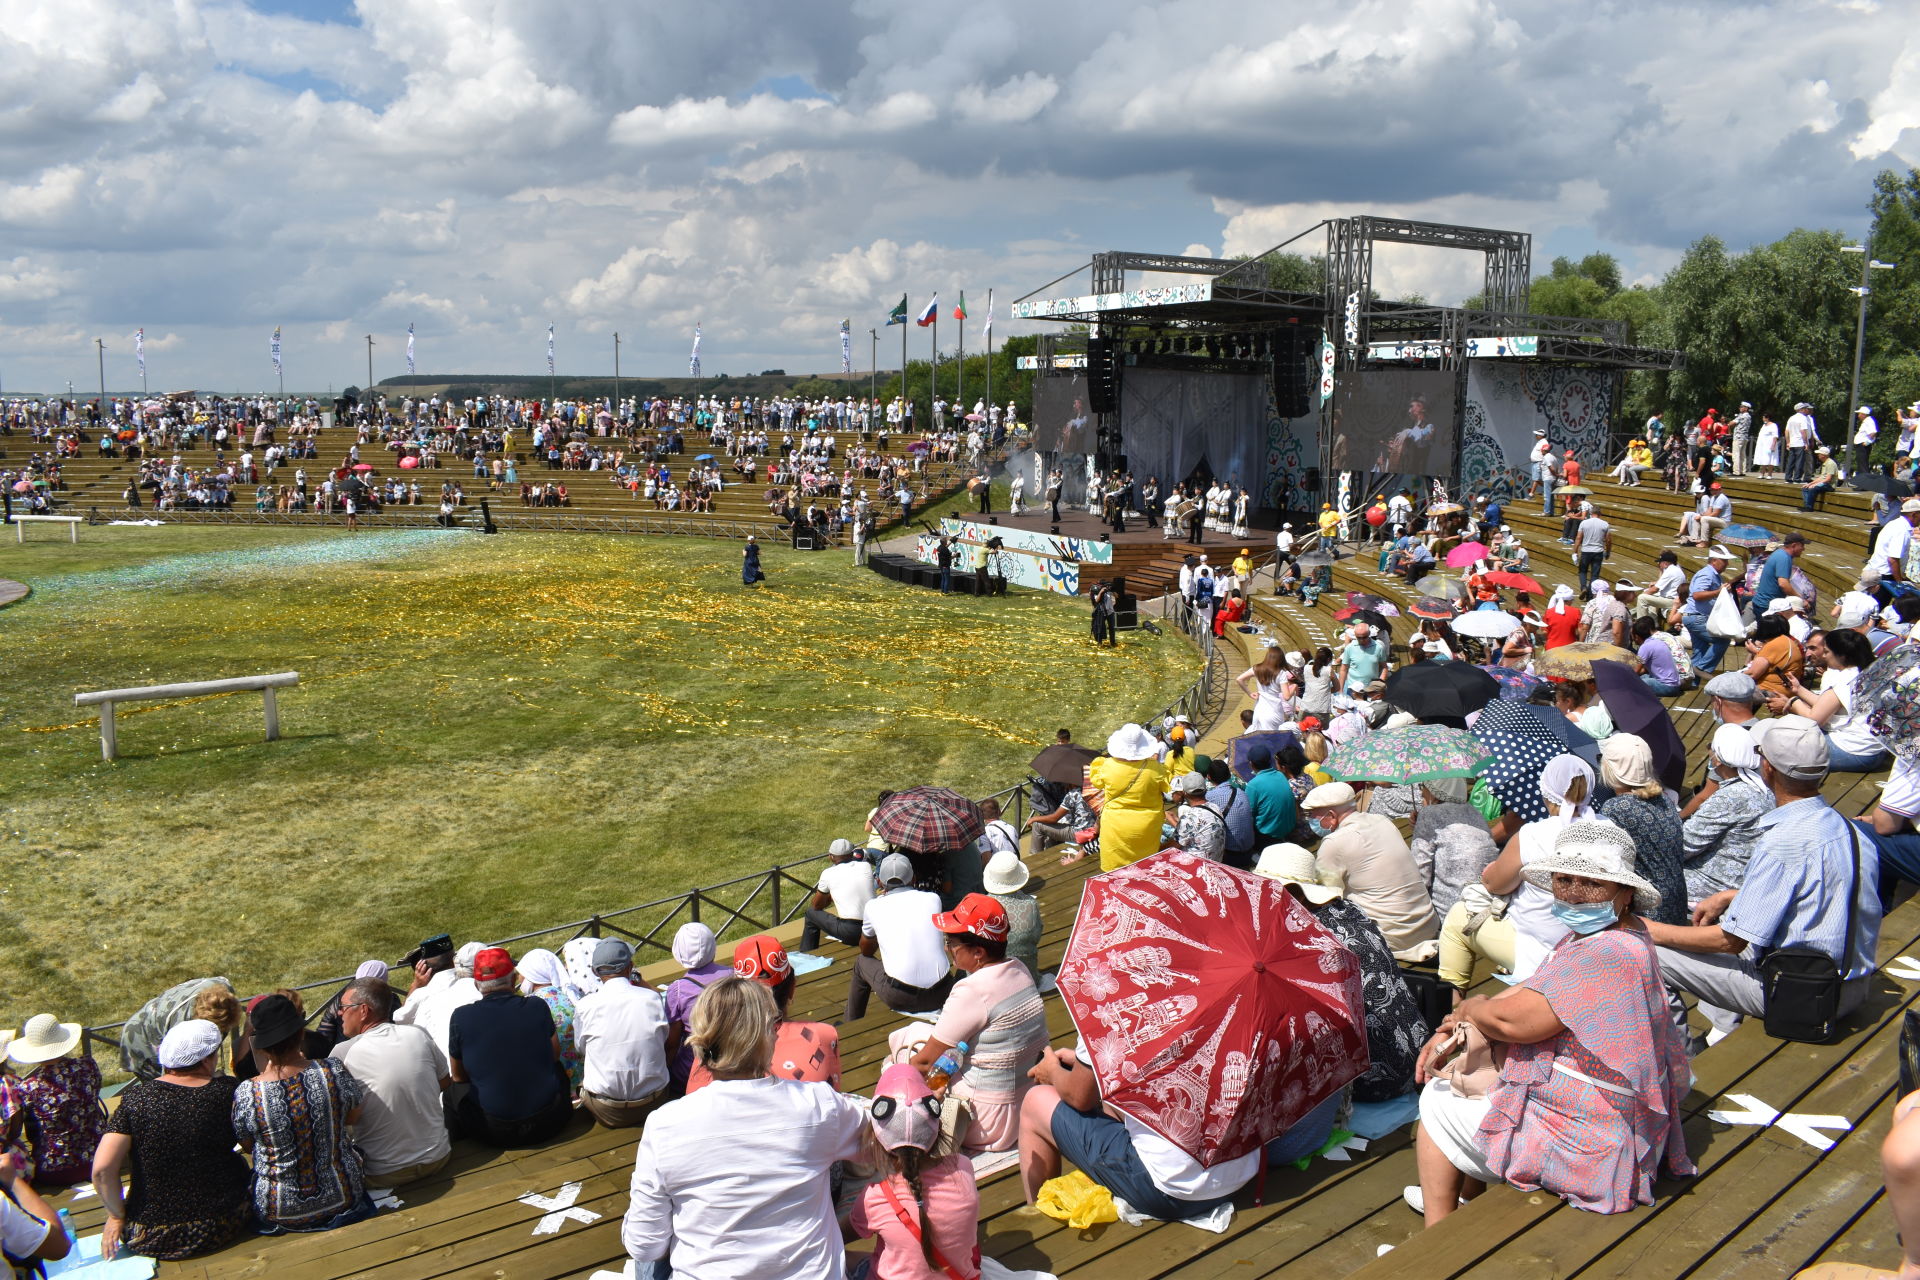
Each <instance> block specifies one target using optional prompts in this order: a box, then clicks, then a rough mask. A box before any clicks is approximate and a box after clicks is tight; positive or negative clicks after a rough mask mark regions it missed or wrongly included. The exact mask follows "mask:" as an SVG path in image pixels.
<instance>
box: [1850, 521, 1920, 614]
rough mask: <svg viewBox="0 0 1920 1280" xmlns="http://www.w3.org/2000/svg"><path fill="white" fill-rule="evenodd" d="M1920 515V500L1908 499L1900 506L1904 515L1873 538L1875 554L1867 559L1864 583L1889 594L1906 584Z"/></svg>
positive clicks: (1885, 525) (1883, 596)
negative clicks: (1917, 518)
mask: <svg viewBox="0 0 1920 1280" xmlns="http://www.w3.org/2000/svg"><path fill="white" fill-rule="evenodd" d="M1916 515H1920V498H1908V499H1907V500H1906V501H1905V502H1902V503H1901V504H1900V514H1899V515H1897V516H1895V517H1894V518H1893V519H1891V520H1889V521H1887V522H1886V523H1885V524H1883V525H1881V526H1880V531H1879V532H1878V533H1876V534H1874V535H1873V553H1872V554H1871V555H1870V556H1868V558H1867V568H1866V572H1865V573H1863V574H1861V575H1860V576H1861V579H1862V580H1863V581H1864V582H1868V583H1877V584H1879V585H1880V586H1881V587H1883V588H1887V589H1888V590H1891V589H1893V588H1894V587H1896V586H1899V585H1904V584H1905V583H1906V579H1907V575H1906V559H1907V546H1908V544H1909V543H1911V542H1912V541H1913V526H1914V517H1915V516H1916ZM1869 589H1871V588H1869ZM1885 598H1886V591H1882V593H1881V599H1883V600H1884V599H1885Z"/></svg>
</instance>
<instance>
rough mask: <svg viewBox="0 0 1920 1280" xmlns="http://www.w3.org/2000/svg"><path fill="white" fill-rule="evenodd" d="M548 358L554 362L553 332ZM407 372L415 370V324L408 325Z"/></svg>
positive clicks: (549, 342) (549, 343)
mask: <svg viewBox="0 0 1920 1280" xmlns="http://www.w3.org/2000/svg"><path fill="white" fill-rule="evenodd" d="M547 360H548V363H552V360H553V344H552V341H551V334H549V341H548V344H547ZM407 372H408V373H412V372H413V326H412V325H408V326H407ZM548 372H552V370H548Z"/></svg>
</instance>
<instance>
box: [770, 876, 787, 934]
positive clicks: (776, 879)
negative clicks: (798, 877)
mask: <svg viewBox="0 0 1920 1280" xmlns="http://www.w3.org/2000/svg"><path fill="white" fill-rule="evenodd" d="M767 874H768V875H769V876H771V877H773V922H774V923H775V924H779V923H780V882H781V881H782V880H784V879H786V877H785V876H784V875H782V874H781V873H780V869H779V868H778V867H775V868H774V869H773V870H772V871H769V872H767Z"/></svg>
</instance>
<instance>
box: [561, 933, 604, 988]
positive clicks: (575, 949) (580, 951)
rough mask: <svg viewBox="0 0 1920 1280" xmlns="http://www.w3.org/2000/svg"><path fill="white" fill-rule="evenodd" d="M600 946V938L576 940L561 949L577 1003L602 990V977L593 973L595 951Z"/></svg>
mask: <svg viewBox="0 0 1920 1280" xmlns="http://www.w3.org/2000/svg"><path fill="white" fill-rule="evenodd" d="M599 945H600V939H598V938H590V937H589V938H575V939H573V940H572V941H571V942H569V943H567V945H566V946H564V947H562V948H560V959H561V963H562V965H563V966H564V967H565V969H566V971H567V986H568V987H569V989H570V990H571V991H572V993H573V998H574V999H575V1000H576V1001H577V1000H579V999H580V997H581V996H584V995H586V994H588V993H589V992H593V991H598V990H599V989H600V975H598V974H596V973H595V972H594V971H593V949H594V948H595V947H597V946H599Z"/></svg>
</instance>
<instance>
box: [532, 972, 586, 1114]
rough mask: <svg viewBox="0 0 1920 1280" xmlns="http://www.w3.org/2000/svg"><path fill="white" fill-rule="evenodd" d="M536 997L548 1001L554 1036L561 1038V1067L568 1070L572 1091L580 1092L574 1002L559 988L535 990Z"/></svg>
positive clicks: (579, 1065)
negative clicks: (574, 1032) (574, 1035)
mask: <svg viewBox="0 0 1920 1280" xmlns="http://www.w3.org/2000/svg"><path fill="white" fill-rule="evenodd" d="M533 994H534V995H536V996H538V997H540V999H542V1000H544V1001H546V1004H547V1012H548V1013H550V1014H552V1015H553V1034H554V1035H556V1036H558V1037H559V1038H560V1065H561V1066H563V1067H565V1068H566V1069H567V1079H568V1080H569V1081H571V1082H572V1085H571V1087H572V1089H573V1091H574V1092H575V1093H576V1094H577V1093H579V1092H580V1072H581V1059H580V1046H579V1045H577V1044H575V1043H574V1042H573V1000H572V998H571V997H569V996H568V995H567V993H566V992H564V991H562V990H561V989H560V988H558V987H553V986H547V987H537V988H535V989H534V992H533Z"/></svg>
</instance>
